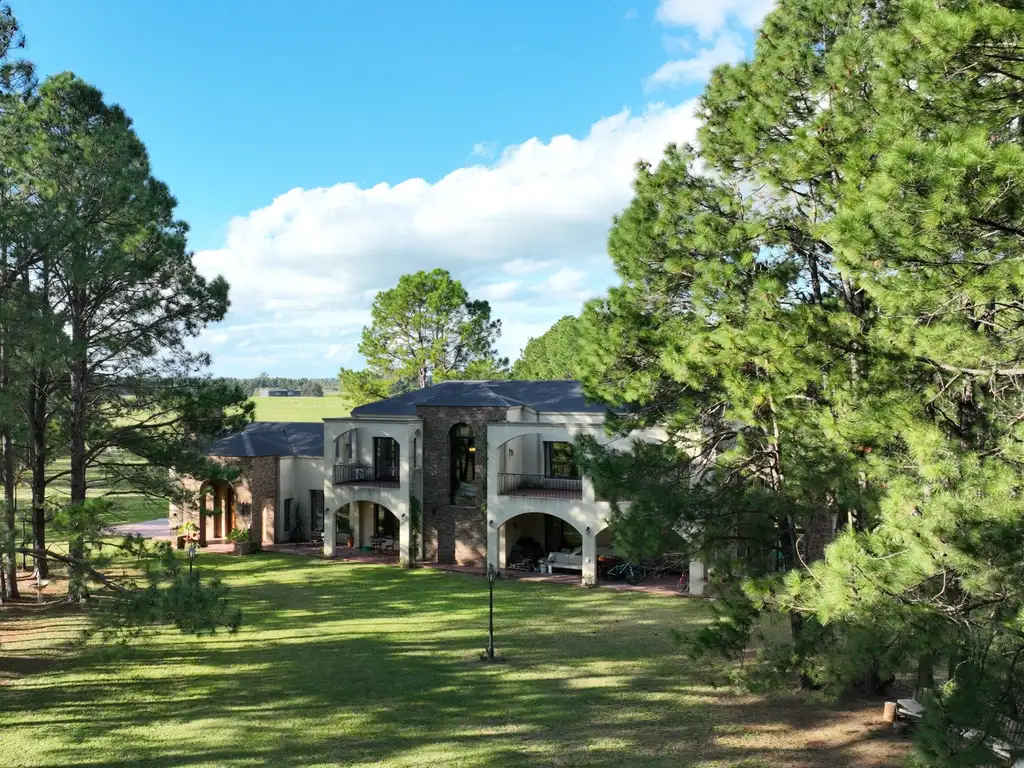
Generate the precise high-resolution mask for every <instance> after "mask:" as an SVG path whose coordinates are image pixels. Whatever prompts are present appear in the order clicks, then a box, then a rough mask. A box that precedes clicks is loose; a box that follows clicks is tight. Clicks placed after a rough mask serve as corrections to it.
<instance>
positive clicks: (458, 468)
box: [448, 422, 476, 506]
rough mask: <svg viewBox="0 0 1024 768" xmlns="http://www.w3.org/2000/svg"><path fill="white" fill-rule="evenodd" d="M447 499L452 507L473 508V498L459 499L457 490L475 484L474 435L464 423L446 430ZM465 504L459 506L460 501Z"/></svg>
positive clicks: (474, 498) (474, 499) (474, 496)
mask: <svg viewBox="0 0 1024 768" xmlns="http://www.w3.org/2000/svg"><path fill="white" fill-rule="evenodd" d="M448 465H449V478H448V498H449V502H450V503H451V504H452V505H453V506H473V505H474V504H476V494H475V488H474V495H473V498H472V499H470V498H468V497H467V496H463V497H460V496H459V490H460V489H462V488H464V487H465V486H466V485H472V484H475V483H476V435H474V434H473V428H472V427H471V426H470V425H469V424H466V423H464V422H460V423H458V424H454V425H452V428H451V429H450V430H448ZM463 500H464V501H466V502H468V503H466V504H460V502H461V501H463Z"/></svg>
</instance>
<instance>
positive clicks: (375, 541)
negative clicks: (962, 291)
mask: <svg viewBox="0 0 1024 768" xmlns="http://www.w3.org/2000/svg"><path fill="white" fill-rule="evenodd" d="M336 514H337V516H338V518H339V521H338V522H339V524H338V525H337V526H336V531H337V533H336V543H337V544H338V545H340V546H348V539H349V536H351V537H352V546H353V547H354V548H355V549H361V548H363V547H370V548H372V549H376V550H379V551H382V552H384V553H385V554H388V553H391V552H394V553H396V554H397V552H398V542H399V537H400V535H401V522H400V521H399V519H398V516H397V515H395V513H394V512H392V511H391V510H390V509H388V508H387V507H386V506H384V505H383V504H380V503H378V502H372V501H351V502H349V503H348V504H346V505H344V506H343V507H342V508H340V509H339V510H338V511H337V513H336ZM342 521H345V522H347V525H345V524H344V523H342Z"/></svg>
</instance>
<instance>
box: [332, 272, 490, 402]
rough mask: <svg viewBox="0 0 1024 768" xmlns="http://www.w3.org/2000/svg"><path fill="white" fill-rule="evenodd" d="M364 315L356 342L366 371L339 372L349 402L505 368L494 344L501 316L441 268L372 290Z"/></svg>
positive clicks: (371, 398) (484, 374) (482, 374)
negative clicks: (494, 317)
mask: <svg viewBox="0 0 1024 768" xmlns="http://www.w3.org/2000/svg"><path fill="white" fill-rule="evenodd" d="M371 316H372V322H371V323H370V325H368V326H367V327H365V328H363V336H362V341H361V342H360V344H359V351H360V353H362V355H363V356H364V357H365V358H366V364H367V370H366V371H346V370H342V371H341V373H340V380H341V388H342V392H343V393H344V395H345V397H346V398H347V399H348V400H349V401H350V402H351V403H352V404H353V405H360V404H362V403H365V402H369V401H371V400H377V399H380V398H381V397H387V396H389V395H390V394H394V393H395V390H396V389H397V390H398V391H404V390H406V389H410V388H418V389H421V388H423V387H426V386H428V385H429V384H431V383H437V382H440V381H444V380H445V379H452V378H460V377H468V378H472V377H478V376H488V377H497V376H503V375H504V372H505V369H506V367H507V366H508V360H507V359H505V358H502V357H499V356H498V354H497V352H496V351H495V348H494V344H495V342H496V340H497V338H498V336H499V335H500V334H501V321H500V320H492V319H491V307H490V305H489V304H488V303H487V302H486V301H473V300H471V299H470V298H469V294H468V293H467V292H466V289H465V288H464V287H463V286H462V283H460V282H459V281H458V280H454V279H453V278H452V276H451V275H450V274H449V273H448V272H447V271H445V270H443V269H435V270H433V271H431V272H416V273H415V274H411V275H403V276H402V277H401V278H400V279H399V281H398V285H396V286H395V287H394V288H391V289H390V290H387V291H382V292H381V293H379V294H377V297H376V298H375V299H374V301H373V308H372V309H371Z"/></svg>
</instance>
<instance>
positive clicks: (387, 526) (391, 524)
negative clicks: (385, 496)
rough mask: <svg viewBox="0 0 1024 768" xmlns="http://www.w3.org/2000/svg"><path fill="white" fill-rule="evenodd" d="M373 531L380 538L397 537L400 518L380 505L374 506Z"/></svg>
mask: <svg viewBox="0 0 1024 768" xmlns="http://www.w3.org/2000/svg"><path fill="white" fill-rule="evenodd" d="M373 530H374V531H376V532H377V535H378V536H397V535H398V518H397V517H395V516H394V515H393V514H391V512H389V511H388V510H387V509H385V508H384V507H382V506H381V505H380V504H374V505H373Z"/></svg>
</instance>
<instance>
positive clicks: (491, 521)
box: [487, 518, 494, 528]
mask: <svg viewBox="0 0 1024 768" xmlns="http://www.w3.org/2000/svg"><path fill="white" fill-rule="evenodd" d="M487 524H488V525H490V526H491V528H493V527H494V518H491V519H490V520H488V521H487Z"/></svg>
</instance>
